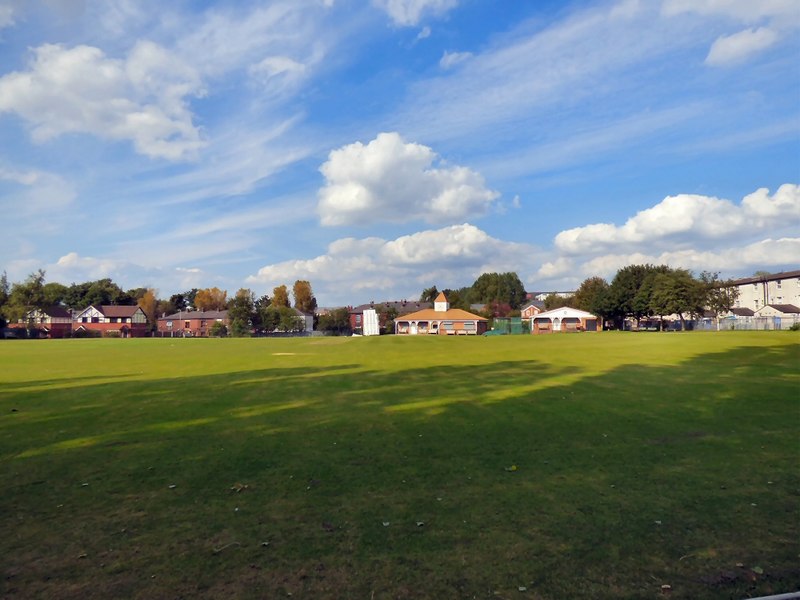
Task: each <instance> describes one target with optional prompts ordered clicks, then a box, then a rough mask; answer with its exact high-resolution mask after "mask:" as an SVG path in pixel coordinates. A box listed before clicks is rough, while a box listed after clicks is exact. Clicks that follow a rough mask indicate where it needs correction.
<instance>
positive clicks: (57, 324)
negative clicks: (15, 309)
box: [9, 306, 72, 339]
mask: <svg viewBox="0 0 800 600" xmlns="http://www.w3.org/2000/svg"><path fill="white" fill-rule="evenodd" d="M9 327H10V328H12V329H30V330H35V331H38V332H39V337H45V338H51V339H56V338H63V337H68V336H69V335H70V334H71V333H72V315H71V314H70V310H69V309H67V308H63V307H61V306H50V307H48V308H36V309H34V310H32V311H30V312H28V314H26V315H25V318H24V319H20V321H19V322H18V323H11V324H9Z"/></svg>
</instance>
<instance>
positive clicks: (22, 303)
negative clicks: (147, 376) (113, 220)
mask: <svg viewBox="0 0 800 600" xmlns="http://www.w3.org/2000/svg"><path fill="white" fill-rule="evenodd" d="M291 293H292V296H293V299H294V307H295V308H296V309H298V310H300V311H301V312H303V313H306V314H313V313H314V310H315V309H316V307H317V300H316V298H315V297H314V293H313V291H312V289H311V284H310V283H309V282H308V281H305V280H297V281H295V282H294V285H293V286H292V291H291ZM157 295H158V292H157V291H156V290H155V289H153V288H145V287H141V288H133V289H130V290H123V289H122V288H121V287H120V286H119V285H117V284H116V283H114V282H113V281H112V280H111V279H109V278H104V279H98V280H96V281H86V282H83V283H72V284H70V285H63V284H61V283H57V282H49V283H45V272H44V270H42V269H39V270H38V271H36V272H34V273H31V274H30V275H29V276H28V277H27V278H26V279H25V280H24V281H21V282H18V283H14V284H9V281H8V277H7V275H6V273H5V272H3V274H2V275H1V276H0V327H4V326H5V325H6V324H7V323H16V322H19V321H20V320H23V319H24V318H25V315H27V314H28V313H30V312H31V311H33V310H35V309H48V308H50V307H54V306H58V307H61V308H65V309H71V310H83V309H85V308H87V307H88V306H92V305H94V306H101V305H118V306H139V307H140V308H141V309H142V311H143V312H144V313H145V315H146V316H147V320H148V322H149V323H150V324H151V326H152V327H154V328H155V324H156V321H157V319H158V317H159V316H160V315H162V314H167V315H170V314H174V313H178V312H180V311H187V310H190V309H191V310H198V311H213V310H227V311H228V317H229V321H230V329H231V331H230V333H231V334H232V335H249V334H250V333H251V332H256V333H259V332H264V331H295V330H298V329H302V326H301V325H300V324H299V322H298V319H297V314H296V313H295V311H294V310H292V308H291V306H292V304H291V303H290V301H289V290H288V288H287V286H285V285H280V286H277V287H275V288H274V289H273V290H272V296H269V295H264V296H261V297H259V298H256V296H255V294H254V292H253V291H252V290H249V289H246V288H242V289H240V290H239V291H237V292H236V294H235V295H234V296H233V297H232V298H228V292H227V291H225V290H221V289H219V288H218V287H211V288H204V289H198V288H192V289H190V290H187V291H185V292H179V293H177V294H172V295H171V296H170V297H169V298H158V296H157ZM217 333H218V334H224V333H228V332H227V331H219V330H218V331H217Z"/></svg>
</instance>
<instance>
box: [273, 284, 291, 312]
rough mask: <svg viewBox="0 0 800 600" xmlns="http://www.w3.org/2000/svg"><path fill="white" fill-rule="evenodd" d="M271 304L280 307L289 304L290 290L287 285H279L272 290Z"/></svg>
mask: <svg viewBox="0 0 800 600" xmlns="http://www.w3.org/2000/svg"><path fill="white" fill-rule="evenodd" d="M270 306H272V307H274V308H280V307H281V306H286V307H288V306H289V290H287V289H286V286H285V285H279V286H278V287H276V288H274V289H273V290H272V303H271V304H270Z"/></svg>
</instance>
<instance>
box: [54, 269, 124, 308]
mask: <svg viewBox="0 0 800 600" xmlns="http://www.w3.org/2000/svg"><path fill="white" fill-rule="evenodd" d="M63 302H64V303H65V304H66V305H67V306H69V307H70V308H74V309H76V310H83V309H84V308H86V307H88V306H103V305H109V304H118V305H122V306H135V305H136V299H134V298H132V297H131V296H130V295H129V294H128V293H127V292H125V291H124V290H123V289H122V288H121V287H119V286H118V285H117V284H116V283H114V282H113V281H111V279H109V278H108V277H106V278H104V279H98V280H97V281H86V282H84V283H73V284H71V285H70V286H69V287H68V288H67V289H66V292H65V294H64V299H63Z"/></svg>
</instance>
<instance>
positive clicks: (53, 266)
mask: <svg viewBox="0 0 800 600" xmlns="http://www.w3.org/2000/svg"><path fill="white" fill-rule="evenodd" d="M798 33H800V3H798V2H796V0H762V1H760V2H753V1H752V0H662V1H644V0H642V1H636V0H620V1H616V2H615V1H607V2H606V1H599V2H591V1H586V2H555V1H553V2H546V1H538V2H502V3H497V2H488V1H485V0H372V1H368V0H275V1H271V2H267V1H262V2H247V1H236V2H233V1H231V2H222V1H220V2H189V1H188V0H187V1H175V2H151V1H150V0H140V1H135V0H97V1H95V0H39V1H34V0H0V142H1V143H0V210H1V211H2V214H3V216H4V219H3V235H2V236H0V270H2V269H5V270H6V271H7V273H8V276H9V278H10V279H11V280H14V281H17V280H21V279H22V278H24V277H25V276H26V275H27V274H28V273H30V272H31V271H33V270H35V269H38V268H44V269H45V270H46V271H47V280H48V281H60V282H62V283H67V284H68V283H71V282H80V281H86V280H89V279H97V278H100V277H112V278H113V279H114V280H115V281H117V282H118V283H120V285H122V286H123V287H125V288H131V287H138V286H151V287H155V288H157V289H158V291H159V294H160V296H162V297H163V296H168V295H169V294H171V293H174V292H177V291H181V290H184V289H187V288H190V287H210V286H218V287H221V288H223V289H227V290H229V292H230V293H234V292H235V291H236V290H237V289H239V288H240V287H249V288H251V289H253V290H254V291H255V292H256V293H258V294H261V293H265V292H266V293H269V292H271V290H272V288H273V287H274V286H276V285H279V284H283V283H285V284H287V285H289V286H291V284H292V283H293V282H294V281H295V280H296V279H307V280H309V281H310V282H311V284H312V287H313V289H314V292H315V294H316V296H317V298H318V300H319V302H320V304H321V305H341V304H358V303H361V302H368V301H370V300H375V301H379V300H384V299H402V298H409V299H410V298H415V297H417V296H418V294H419V292H420V291H421V290H422V289H423V288H425V287H429V286H431V285H437V286H438V287H439V288H445V287H460V286H464V285H469V284H470V283H471V282H472V281H473V280H474V279H475V278H476V277H477V276H478V275H480V274H481V273H482V272H486V271H516V272H517V273H518V274H519V276H520V278H521V279H522V281H523V283H524V284H525V285H526V288H527V289H528V290H531V291H534V290H536V291H540V290H555V289H558V290H565V289H574V288H575V287H577V285H579V284H580V282H581V281H582V280H583V279H585V278H586V277H589V276H592V275H600V276H603V277H606V278H611V277H613V275H614V273H615V272H616V270H617V269H618V268H620V267H622V266H625V265H627V264H632V263H643V262H653V263H667V264H670V265H672V266H675V267H684V268H688V269H692V270H694V271H695V272H699V271H701V270H712V271H719V272H721V273H722V275H723V276H745V275H749V274H752V273H753V272H754V271H756V270H769V271H779V270H785V269H791V268H795V269H796V268H798V267H800V187H798V183H800V67H798V64H800V36H798Z"/></svg>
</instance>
